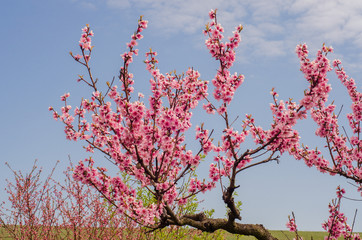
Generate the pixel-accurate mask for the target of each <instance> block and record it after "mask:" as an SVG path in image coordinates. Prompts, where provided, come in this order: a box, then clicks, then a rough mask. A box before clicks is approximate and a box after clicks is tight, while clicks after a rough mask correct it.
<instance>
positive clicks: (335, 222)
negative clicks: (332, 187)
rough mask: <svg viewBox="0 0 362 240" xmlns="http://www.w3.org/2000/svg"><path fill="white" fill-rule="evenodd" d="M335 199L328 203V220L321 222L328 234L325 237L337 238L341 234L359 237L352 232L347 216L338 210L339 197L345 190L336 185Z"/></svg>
mask: <svg viewBox="0 0 362 240" xmlns="http://www.w3.org/2000/svg"><path fill="white" fill-rule="evenodd" d="M336 194H337V199H336V200H335V201H332V204H329V206H328V207H329V213H330V215H329V218H328V221H326V222H325V223H323V224H322V227H323V229H325V230H326V231H327V232H328V233H329V234H328V236H326V237H325V239H332V240H334V239H338V238H339V237H340V236H342V235H343V237H344V239H353V240H359V239H361V238H360V236H359V234H352V229H351V227H350V226H349V225H348V224H347V217H346V216H344V214H343V213H342V212H340V207H341V199H342V197H343V195H344V194H345V190H344V189H343V188H340V187H339V186H338V188H337V191H336Z"/></svg>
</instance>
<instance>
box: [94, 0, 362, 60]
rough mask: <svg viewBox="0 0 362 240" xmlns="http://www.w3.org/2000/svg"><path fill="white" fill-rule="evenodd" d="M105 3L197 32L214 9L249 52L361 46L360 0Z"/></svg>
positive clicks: (162, 26) (165, 29)
mask: <svg viewBox="0 0 362 240" xmlns="http://www.w3.org/2000/svg"><path fill="white" fill-rule="evenodd" d="M104 3H106V5H107V6H108V7H110V8H121V9H128V8H137V9H139V11H140V12H142V13H144V14H145V15H146V16H147V19H148V20H150V21H151V22H152V24H153V25H154V26H155V27H156V28H157V29H158V30H159V32H160V33H162V34H165V35H168V34H174V33H177V32H183V33H186V34H195V33H197V34H199V31H201V30H202V29H203V27H204V25H205V23H206V22H207V21H208V15H207V13H208V11H209V10H210V9H211V8H213V9H215V8H218V10H219V19H220V22H222V24H223V26H224V27H225V29H226V35H228V31H229V32H230V31H232V30H233V29H234V27H235V26H237V25H238V24H240V23H241V24H243V25H245V32H244V34H243V41H244V44H245V45H246V46H247V47H248V48H250V49H254V53H255V54H258V55H265V56H280V55H285V54H286V53H287V52H290V50H291V49H293V48H294V47H295V45H296V44H298V43H303V42H307V43H309V44H312V45H318V47H319V46H320V45H321V44H322V43H323V42H327V43H328V44H332V45H346V44H348V45H351V46H353V47H355V48H358V49H359V50H361V49H362V1H360V0H349V1H342V0H321V1H314V0H290V1H288V0H229V1H222V0H198V1H194V0H172V1H170V0H99V1H98V4H104Z"/></svg>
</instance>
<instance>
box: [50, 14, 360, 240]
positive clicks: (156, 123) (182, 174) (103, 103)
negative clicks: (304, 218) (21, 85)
mask: <svg viewBox="0 0 362 240" xmlns="http://www.w3.org/2000/svg"><path fill="white" fill-rule="evenodd" d="M209 16H210V19H211V21H210V23H208V24H207V25H206V29H205V30H204V34H205V35H206V37H207V40H206V42H205V43H206V47H207V48H208V49H209V51H210V54H211V56H212V57H213V58H214V59H215V60H216V61H217V62H218V63H219V69H218V70H217V71H216V74H215V77H214V79H212V81H211V83H212V85H213V92H212V94H209V91H208V87H209V85H210V83H209V82H208V81H203V80H201V79H200V74H199V72H197V71H196V70H194V69H193V68H190V69H188V70H187V71H186V73H184V74H182V75H177V74H176V73H166V74H162V73H161V72H160V70H159V69H158V68H157V63H158V61H157V59H156V56H157V53H156V52H154V51H152V50H150V51H149V52H147V53H146V60H145V64H146V69H147V70H148V71H149V73H150V75H151V79H150V88H151V95H150V96H149V98H148V102H146V101H144V100H143V98H144V96H143V94H141V93H139V94H138V96H137V95H136V94H135V92H134V87H133V86H134V79H133V74H132V73H130V72H129V66H130V64H131V63H132V61H133V58H134V57H135V56H136V55H138V49H136V46H137V44H138V41H139V40H141V39H142V38H143V35H142V31H143V30H144V29H145V28H147V21H145V20H143V19H142V17H141V18H140V20H139V21H138V27H137V30H136V31H135V33H134V34H133V35H132V37H131V38H132V39H131V41H130V42H129V43H128V44H127V46H128V51H127V52H125V53H124V54H122V58H123V66H122V67H121V68H120V72H119V76H118V78H119V81H120V86H118V87H117V85H114V82H113V81H112V82H111V83H109V82H107V88H106V91H103V92H102V91H101V90H100V89H99V87H98V85H97V84H98V82H97V80H96V79H95V78H94V77H93V75H92V71H91V68H90V64H89V62H90V59H91V53H92V50H93V46H92V44H91V37H93V32H92V31H91V30H90V27H89V26H88V25H87V26H86V27H85V28H84V29H83V33H82V37H81V39H80V42H79V46H80V51H81V54H77V55H73V54H72V53H71V55H72V57H73V58H74V60H75V61H77V62H78V63H80V64H82V65H83V66H84V67H85V68H86V69H87V72H88V77H83V76H80V77H79V79H78V81H80V82H84V83H85V84H87V85H88V86H89V87H90V89H91V92H92V95H91V96H89V98H88V99H82V101H81V104H80V106H79V107H76V108H75V109H74V111H72V107H71V106H69V105H68V104H67V100H68V98H69V96H70V95H69V93H67V94H65V95H63V96H62V97H61V100H62V101H64V107H62V108H61V112H57V111H55V110H54V109H53V108H52V107H51V108H50V110H51V111H53V116H54V118H55V119H59V120H61V121H62V122H63V123H64V124H65V134H66V138H67V139H69V140H73V141H78V140H82V141H84V142H85V149H86V150H87V151H88V152H94V151H95V150H97V151H100V152H101V153H103V154H104V155H105V156H106V157H107V158H108V159H109V160H110V161H112V162H113V164H114V165H115V166H116V168H117V170H119V171H121V172H123V173H125V174H127V175H129V176H130V177H132V179H133V180H134V182H135V183H136V184H137V185H138V186H141V187H142V188H144V189H147V191H148V192H149V193H150V195H151V196H152V198H153V200H154V201H151V202H150V201H148V203H145V202H143V201H142V199H140V198H138V197H137V192H136V190H135V188H132V187H131V186H128V185H126V184H125V183H124V182H123V181H122V179H121V178H120V177H119V176H112V175H111V174H109V173H108V171H107V169H105V168H103V167H96V165H95V162H94V160H93V159H92V158H88V159H85V160H84V161H80V162H79V164H78V165H77V166H76V168H75V170H74V178H75V179H77V180H79V181H81V182H82V183H84V184H88V185H91V186H93V187H94V188H96V189H97V190H98V191H99V192H100V193H101V194H102V195H103V197H104V198H106V199H108V200H109V201H110V202H111V203H112V204H113V205H114V206H116V207H117V209H118V211H119V212H120V213H122V214H126V215H127V216H128V217H129V218H131V219H133V220H134V221H135V222H137V223H138V224H140V225H144V226H147V227H149V228H150V229H151V230H152V229H159V228H164V227H166V226H169V225H178V226H185V225H187V226H192V227H194V228H197V229H199V230H202V231H207V232H213V231H216V230H218V229H224V230H226V231H228V232H230V233H237V234H243V235H252V236H255V237H256V238H258V239H274V237H272V236H271V234H270V233H269V231H268V230H267V229H265V228H264V227H263V225H259V224H245V223H240V222H237V220H241V215H240V210H239V209H238V204H237V203H236V202H235V200H234V194H235V190H236V189H237V188H238V187H239V186H238V185H237V176H238V175H240V174H241V173H242V172H243V171H244V170H246V169H248V168H251V167H255V166H258V165H260V164H264V163H267V162H271V161H274V160H278V158H279V156H280V155H282V154H284V153H289V154H290V155H292V156H294V157H295V158H296V159H304V161H305V163H306V164H307V165H308V166H315V167H316V168H317V169H318V170H320V171H321V172H329V173H330V174H332V175H334V174H339V175H342V176H344V177H346V178H349V179H352V180H354V181H355V182H356V183H357V184H358V185H359V186H361V183H362V180H361V179H362V168H361V165H362V157H361V156H362V140H360V132H361V128H360V123H361V119H362V114H361V109H362V102H361V101H362V95H361V93H359V92H358V91H357V90H356V86H355V82H354V81H353V79H350V78H348V76H347V75H346V74H345V72H344V70H343V68H342V67H341V62H340V61H339V60H336V61H334V63H333V66H334V67H335V70H336V73H337V75H338V77H339V78H340V80H341V81H342V83H343V84H344V85H345V86H346V87H347V89H348V93H349V95H350V97H351V99H352V102H353V104H352V109H353V112H352V113H351V114H349V115H348V116H347V117H348V120H349V123H350V127H351V128H352V130H353V136H351V137H349V138H348V137H347V136H343V135H342V134H341V133H340V131H339V127H338V121H337V120H338V115H336V114H334V109H335V106H334V105H332V104H328V103H327V100H328V94H329V92H330V90H331V87H330V85H329V84H328V79H327V73H328V72H329V71H331V70H332V67H331V66H330V61H329V60H328V58H327V54H328V53H330V52H332V51H333V49H332V48H331V47H326V46H324V45H323V48H322V49H321V50H320V51H318V53H317V57H316V58H315V59H314V60H311V59H309V58H308V50H307V46H306V45H305V44H304V45H298V46H297V48H296V52H297V54H298V57H299V59H300V63H301V71H302V72H303V74H304V76H305V78H306V79H307V81H308V82H309V88H308V89H307V90H305V91H304V97H303V98H302V99H301V100H300V101H299V102H294V101H292V100H288V101H283V100H278V94H277V93H276V91H274V89H273V90H272V91H271V95H272V99H273V102H272V103H271V105H270V109H271V114H272V116H273V121H272V122H271V124H270V127H269V128H268V129H263V128H261V127H260V126H257V125H256V121H255V119H254V118H253V117H252V116H251V115H246V117H245V119H244V120H243V121H242V123H241V127H240V128H234V127H233V126H232V125H233V123H232V122H231V119H230V118H231V117H230V112H229V106H230V103H231V101H232V99H233V97H234V94H235V92H236V90H237V89H238V88H239V87H240V86H241V84H242V83H243V81H244V76H243V75H240V74H237V73H234V74H232V73H231V72H230V68H231V67H232V65H233V63H234V61H235V58H236V56H235V49H236V48H237V47H238V45H239V43H240V41H241V38H240V32H241V31H242V28H243V27H242V26H241V25H239V26H238V27H236V29H235V31H234V32H233V33H232V36H231V37H230V38H228V39H227V40H226V41H225V40H224V36H223V32H224V30H223V27H222V26H221V25H220V24H219V23H218V22H217V17H216V10H215V11H214V10H211V11H210V12H209ZM200 103H202V108H203V109H204V110H205V111H206V113H208V114H211V115H213V114H214V115H216V116H215V117H219V118H221V119H222V120H223V122H224V127H223V130H222V132H221V139H220V141H219V143H218V144H216V143H215V142H216V141H214V139H213V138H211V135H212V133H213V130H212V131H210V130H209V129H206V128H205V127H204V125H203V124H201V125H200V126H197V127H196V140H197V141H199V143H200V148H199V150H198V151H196V152H195V151H191V150H190V149H188V148H187V147H186V143H185V133H186V132H187V131H195V128H192V126H191V117H192V113H193V111H194V109H195V108H196V107H197V106H198V105H199V104H200ZM308 112H309V113H310V115H311V116H312V118H313V120H314V121H315V122H316V123H317V124H318V126H319V127H318V129H317V131H316V134H317V135H318V136H320V137H322V138H324V139H325V140H326V142H327V149H328V151H329V153H330V159H326V158H324V157H322V155H321V151H320V150H318V149H309V148H308V147H307V146H305V145H303V144H301V143H300V137H299V133H298V131H297V130H295V129H294V127H295V125H296V123H297V121H299V120H301V119H304V118H306V117H307V114H308ZM246 137H251V138H252V139H253V141H254V142H255V147H254V148H252V149H246V150H245V147H244V148H243V143H244V141H245V139H246ZM347 143H349V146H347ZM203 158H204V159H205V161H207V162H208V163H209V166H210V167H209V170H208V171H209V178H206V179H199V178H197V177H191V178H189V176H190V174H191V175H192V174H194V172H195V171H196V169H197V168H198V166H199V164H200V161H201V160H202V159H203ZM185 179H186V180H187V179H190V180H189V181H185ZM217 185H220V186H221V189H222V196H221V197H222V199H223V201H224V203H225V204H226V206H227V209H228V213H227V218H225V219H221V218H209V217H206V215H205V214H204V213H198V214H191V215H189V214H177V210H178V209H179V208H182V206H183V205H185V204H186V203H187V202H188V201H189V200H190V199H191V198H192V197H193V196H195V195H197V194H200V193H203V192H206V191H210V190H212V189H214V188H215V187H216V186H217ZM185 186H188V187H187V188H185ZM358 190H359V191H361V190H362V188H361V187H360V188H359V189H358Z"/></svg>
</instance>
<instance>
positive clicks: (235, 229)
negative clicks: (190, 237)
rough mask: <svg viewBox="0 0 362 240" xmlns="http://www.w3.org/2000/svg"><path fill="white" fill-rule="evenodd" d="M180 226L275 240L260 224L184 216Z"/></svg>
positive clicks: (263, 239)
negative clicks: (221, 230) (220, 230)
mask: <svg viewBox="0 0 362 240" xmlns="http://www.w3.org/2000/svg"><path fill="white" fill-rule="evenodd" d="M176 225H180V226H186V225H187V226H191V227H194V228H197V229H199V230H201V231H204V232H214V231H216V230H219V229H223V230H225V231H228V232H229V233H233V234H241V235H246V236H254V237H255V238H257V239H259V240H276V239H277V238H275V237H273V236H272V235H271V233H270V232H269V231H268V230H267V229H266V228H265V227H264V226H263V225H261V224H241V223H236V222H230V221H228V220H227V219H221V218H215V219H211V218H207V217H206V216H205V214H203V213H200V214H195V215H184V216H183V217H181V218H180V219H179V223H178V224H176Z"/></svg>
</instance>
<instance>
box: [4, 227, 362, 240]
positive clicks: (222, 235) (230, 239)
mask: <svg viewBox="0 0 362 240" xmlns="http://www.w3.org/2000/svg"><path fill="white" fill-rule="evenodd" d="M184 230H185V229H184ZM187 231H190V230H186V232H187ZM191 231H193V230H191ZM182 232H183V231H182ZM270 232H271V233H272V235H273V236H274V237H276V238H278V239H280V240H292V239H293V238H294V237H295V235H294V233H292V232H289V231H285V230H284V231H280V230H271V231H270ZM298 234H299V236H301V237H303V239H304V240H310V239H313V240H324V237H325V236H327V233H325V232H312V231H300V232H298ZM360 235H362V234H361V233H360ZM124 237H125V236H123V238H124ZM123 238H114V239H123ZM13 239H14V238H11V237H8V235H7V234H6V233H5V231H4V229H2V228H0V240H13ZM59 239H67V237H64V236H63V237H60V238H59ZM69 239H72V238H69ZM146 239H147V240H151V239H154V240H161V239H165V240H174V239H183V240H189V239H190V240H191V239H194V240H195V239H196V240H214V239H217V240H222V239H225V240H254V239H256V238H254V237H247V236H241V235H234V234H230V233H228V232H225V231H216V232H215V233H212V234H207V233H202V234H200V235H198V236H197V235H196V236H195V235H194V234H187V233H185V232H183V234H175V233H170V232H165V231H161V232H159V233H157V234H155V235H153V236H150V235H147V236H145V235H143V237H141V238H140V240H146ZM339 239H341V240H342V239H343V237H341V238H339Z"/></svg>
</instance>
